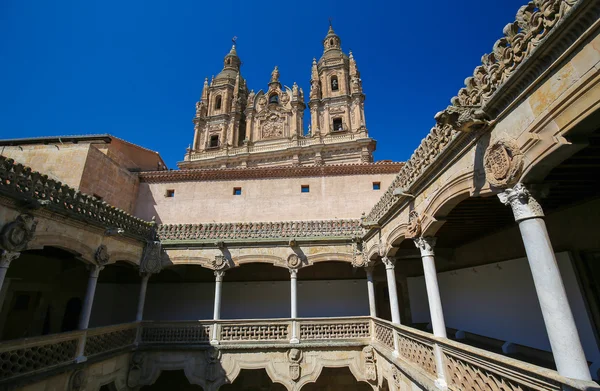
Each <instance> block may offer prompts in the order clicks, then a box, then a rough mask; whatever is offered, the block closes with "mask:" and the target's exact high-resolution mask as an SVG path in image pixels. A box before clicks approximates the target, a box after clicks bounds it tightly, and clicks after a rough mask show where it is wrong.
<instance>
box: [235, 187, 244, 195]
mask: <svg viewBox="0 0 600 391" xmlns="http://www.w3.org/2000/svg"><path fill="white" fill-rule="evenodd" d="M233 195H242V188H241V187H234V188H233Z"/></svg>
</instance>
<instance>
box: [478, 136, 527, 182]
mask: <svg viewBox="0 0 600 391" xmlns="http://www.w3.org/2000/svg"><path fill="white" fill-rule="evenodd" d="M483 165H484V167H485V177H486V179H487V181H488V182H489V183H490V184H491V185H492V186H496V187H510V186H512V185H514V184H515V183H517V182H518V181H519V176H520V175H521V170H522V169H523V153H522V152H521V150H520V149H519V146H518V145H517V144H516V143H515V142H514V141H512V140H498V141H496V142H495V143H494V144H492V145H490V146H489V147H488V148H487V150H486V151H485V155H484V158H483Z"/></svg>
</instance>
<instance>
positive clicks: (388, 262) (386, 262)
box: [381, 257, 396, 269]
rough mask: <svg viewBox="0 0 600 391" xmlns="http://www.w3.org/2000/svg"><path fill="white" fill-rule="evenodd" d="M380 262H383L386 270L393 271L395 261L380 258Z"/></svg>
mask: <svg viewBox="0 0 600 391" xmlns="http://www.w3.org/2000/svg"><path fill="white" fill-rule="evenodd" d="M381 262H383V264H384V265H385V268H386V269H394V265H396V260H395V259H391V258H389V257H382V258H381Z"/></svg>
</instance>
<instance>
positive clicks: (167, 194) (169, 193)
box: [165, 189, 175, 198]
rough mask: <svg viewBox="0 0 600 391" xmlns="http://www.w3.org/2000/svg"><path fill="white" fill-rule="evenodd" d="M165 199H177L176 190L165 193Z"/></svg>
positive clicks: (168, 190)
mask: <svg viewBox="0 0 600 391" xmlns="http://www.w3.org/2000/svg"><path fill="white" fill-rule="evenodd" d="M165 197H168V198H172V197H175V190H174V189H167V191H166V192H165Z"/></svg>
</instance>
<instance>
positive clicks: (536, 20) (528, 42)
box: [366, 0, 582, 225]
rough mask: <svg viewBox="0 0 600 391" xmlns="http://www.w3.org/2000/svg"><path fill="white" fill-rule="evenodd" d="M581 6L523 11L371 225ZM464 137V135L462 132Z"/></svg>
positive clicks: (553, 4)
mask: <svg viewBox="0 0 600 391" xmlns="http://www.w3.org/2000/svg"><path fill="white" fill-rule="evenodd" d="M580 2H582V0H534V1H530V2H529V3H528V4H527V5H525V6H523V7H521V8H520V9H519V11H518V12H517V16H516V18H515V19H516V21H515V22H513V23H511V24H509V25H507V26H506V27H505V28H504V37H502V38H500V39H499V40H498V41H496V43H495V44H494V47H493V51H492V53H490V54H486V55H484V56H483V57H482V60H481V61H482V64H481V65H480V66H478V67H477V68H475V71H474V72H473V76H472V77H469V78H467V79H466V80H465V84H466V86H465V87H464V88H462V89H460V91H459V92H458V96H456V97H454V98H452V99H451V102H452V106H450V107H449V108H448V109H446V113H449V112H452V114H453V115H454V114H456V115H458V114H460V117H459V118H458V120H456V119H455V118H454V119H449V120H448V116H444V115H443V114H444V113H445V112H441V113H438V115H439V114H442V116H441V117H438V115H436V120H437V122H438V123H437V124H436V126H434V127H433V128H432V129H431V131H430V132H429V134H428V135H427V137H425V138H424V139H423V140H422V141H421V144H420V145H419V146H418V147H417V149H416V150H415V151H414V153H413V154H412V156H411V157H410V159H408V161H407V162H406V164H405V165H404V166H403V167H402V168H401V169H400V172H399V173H398V175H397V176H396V178H395V179H394V180H393V182H392V184H391V185H390V186H389V188H388V189H387V191H386V192H385V193H384V194H383V195H382V197H381V199H380V200H379V201H378V202H377V204H375V206H374V207H373V208H372V209H371V211H370V212H369V214H368V215H367V217H366V223H367V224H368V225H374V224H377V223H380V222H381V220H382V218H383V217H384V216H385V215H386V214H387V213H388V212H389V211H390V210H391V209H392V208H393V207H394V206H395V205H396V203H397V202H398V201H399V200H400V199H401V197H397V196H394V195H393V192H394V190H395V189H397V188H402V189H405V190H408V189H410V187H411V186H412V185H413V184H414V183H415V181H416V180H417V179H418V178H419V177H420V176H421V175H422V174H423V173H424V172H425V171H426V170H427V168H428V167H429V166H430V165H432V163H433V162H434V161H436V160H437V159H438V158H439V157H440V156H441V155H442V154H443V153H444V152H445V151H449V150H451V149H452V146H453V145H456V142H455V140H456V139H457V138H462V137H459V136H460V135H461V133H462V132H461V131H466V132H468V131H469V130H468V129H466V128H468V126H466V124H469V123H473V122H479V123H481V121H482V119H483V117H485V112H486V111H487V110H488V108H487V107H486V105H488V103H489V102H490V101H491V100H492V99H493V98H495V93H496V92H497V91H498V90H500V89H501V87H503V86H504V85H505V84H507V82H508V81H509V79H511V78H513V77H514V76H515V74H516V73H518V72H519V70H521V69H522V68H523V67H519V65H521V64H523V63H525V62H526V61H527V60H528V59H529V58H530V57H531V56H532V54H533V53H534V52H535V51H539V50H540V47H541V46H543V41H544V40H545V38H546V37H547V36H548V35H549V34H550V33H551V32H552V30H553V29H554V27H555V26H556V25H557V24H559V23H560V22H561V21H562V20H563V19H564V18H565V15H567V14H568V12H569V11H570V10H571V8H573V7H574V6H575V5H576V4H577V3H580ZM575 36H576V35H575ZM551 63H552V61H550V60H549V59H548V58H546V59H544V60H543V61H542V64H538V66H536V67H532V69H535V72H537V73H540V72H541V71H543V69H545V68H546V67H548V66H549V65H550V64H551ZM532 72H533V71H532ZM532 80H535V77H531V75H530V77H528V81H527V82H526V83H521V84H520V85H519V88H518V90H519V91H521V90H523V89H524V88H525V87H527V85H529V84H530V83H531V81H532ZM476 109H482V110H483V111H480V113H479V114H475V115H476V118H474V117H473V115H474V112H473V111H469V110H476ZM463 116H464V117H463ZM444 117H445V118H444ZM462 136H465V133H462Z"/></svg>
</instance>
